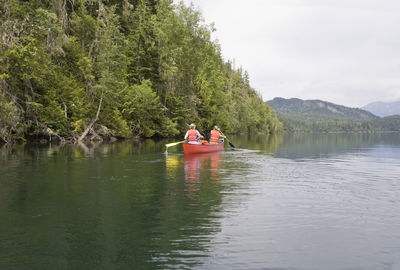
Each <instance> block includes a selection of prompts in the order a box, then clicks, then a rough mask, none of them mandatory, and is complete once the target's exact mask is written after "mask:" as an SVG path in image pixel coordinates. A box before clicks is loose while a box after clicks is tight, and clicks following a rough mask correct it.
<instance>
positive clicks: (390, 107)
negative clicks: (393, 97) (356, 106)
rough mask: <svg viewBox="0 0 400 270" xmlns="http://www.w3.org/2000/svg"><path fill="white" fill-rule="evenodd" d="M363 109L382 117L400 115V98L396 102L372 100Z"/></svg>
mask: <svg viewBox="0 0 400 270" xmlns="http://www.w3.org/2000/svg"><path fill="white" fill-rule="evenodd" d="M362 109H364V110H366V111H369V112H371V113H373V114H375V115H378V116H381V117H385V116H389V115H396V114H397V115H400V100H399V101H394V102H381V101H378V102H372V103H369V104H367V105H365V106H364V107H362Z"/></svg>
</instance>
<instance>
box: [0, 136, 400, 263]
mask: <svg viewBox="0 0 400 270" xmlns="http://www.w3.org/2000/svg"><path fill="white" fill-rule="evenodd" d="M229 139H230V140H231V142H232V143H233V144H234V145H235V146H236V149H235V150H233V149H231V148H229V146H228V145H226V148H225V151H224V152H220V153H212V154H203V155H193V156H187V155H186V156H185V155H183V152H182V146H177V147H172V148H170V149H169V150H168V155H165V154H164V151H165V148H164V144H165V143H168V142H171V141H158V142H155V141H152V140H145V141H141V142H131V141H124V142H116V143H110V144H98V145H86V146H85V145H64V146H57V145H52V146H49V145H25V146H23V145H16V146H13V147H2V148H0V269H7V270H8V269H271V270H272V269H275V270H277V269H279V270H284V269H288V270H289V269H290V270H293V269H304V270H306V269H307V270H308V269H327V270H329V269H390V270H396V269H400V134H382V135H371V134H353V135H344V134H329V135H310V134H306V135H305V134H303V135H294V136H261V135H260V136H232V137H230V138H229Z"/></svg>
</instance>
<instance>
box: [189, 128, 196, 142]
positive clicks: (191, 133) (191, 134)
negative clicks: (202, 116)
mask: <svg viewBox="0 0 400 270" xmlns="http://www.w3.org/2000/svg"><path fill="white" fill-rule="evenodd" d="M188 141H189V142H193V141H197V130H196V129H189V130H188Z"/></svg>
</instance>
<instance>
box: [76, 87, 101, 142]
mask: <svg viewBox="0 0 400 270" xmlns="http://www.w3.org/2000/svg"><path fill="white" fill-rule="evenodd" d="M102 102H103V92H101V97H100V102H99V106H98V107H97V113H96V115H95V117H93V118H92V120H91V121H90V123H89V125H88V126H87V127H86V129H85V131H84V132H83V133H82V135H81V136H80V137H79V138H78V142H82V140H83V139H85V137H86V135H87V134H88V133H89V131H90V129H91V128H92V127H93V125H94V123H96V121H97V120H98V119H99V114H100V109H101V103H102Z"/></svg>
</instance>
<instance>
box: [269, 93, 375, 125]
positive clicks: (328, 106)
mask: <svg viewBox="0 0 400 270" xmlns="http://www.w3.org/2000/svg"><path fill="white" fill-rule="evenodd" d="M267 104H269V105H270V106H271V107H272V109H274V110H275V111H276V112H277V113H278V114H286V115H295V116H300V115H301V116H305V117H315V116H318V118H323V119H330V120H344V119H346V120H350V119H351V120H367V119H376V118H378V116H376V115H374V114H373V113H371V112H369V111H366V110H363V109H359V108H350V107H346V106H343V105H338V104H334V103H331V102H327V101H323V100H319V99H315V100H302V99H299V98H290V99H285V98H281V97H276V98H274V99H273V100H269V101H267Z"/></svg>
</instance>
